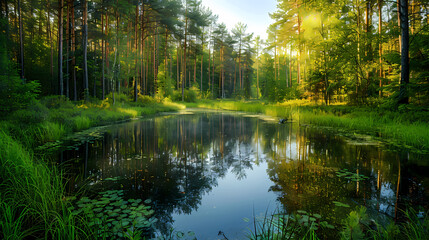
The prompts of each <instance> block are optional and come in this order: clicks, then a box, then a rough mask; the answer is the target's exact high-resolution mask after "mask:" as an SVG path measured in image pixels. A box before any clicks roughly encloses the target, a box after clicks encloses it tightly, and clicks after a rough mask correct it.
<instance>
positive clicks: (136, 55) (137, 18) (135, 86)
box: [133, 4, 139, 102]
mask: <svg viewBox="0 0 429 240" xmlns="http://www.w3.org/2000/svg"><path fill="white" fill-rule="evenodd" d="M138 22H139V6H138V4H137V6H136V22H135V26H134V44H135V45H134V46H135V48H134V51H133V52H135V55H134V70H135V73H134V77H133V78H134V102H137V96H138V92H137V91H138V88H137V76H138V67H137V58H138V43H139V40H138V31H137V29H138Z"/></svg>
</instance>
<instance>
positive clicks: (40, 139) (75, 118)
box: [0, 95, 184, 149]
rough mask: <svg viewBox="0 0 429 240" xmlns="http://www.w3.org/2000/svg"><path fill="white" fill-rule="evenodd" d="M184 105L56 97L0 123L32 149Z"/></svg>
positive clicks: (42, 100) (14, 114)
mask: <svg viewBox="0 0 429 240" xmlns="http://www.w3.org/2000/svg"><path fill="white" fill-rule="evenodd" d="M181 108H184V106H183V105H180V104H176V103H172V102H167V101H156V100H154V99H152V98H150V97H142V98H140V99H139V101H138V102H130V101H129V100H128V99H127V98H126V97H125V96H121V95H120V96H119V97H117V100H116V103H115V105H113V103H112V100H109V99H106V100H104V101H100V100H92V101H88V102H77V103H73V102H71V101H68V100H67V99H65V98H64V97H59V96H52V97H48V98H44V99H41V100H40V101H37V102H34V103H33V104H32V105H31V106H29V107H28V108H26V109H22V110H18V111H15V112H13V113H12V114H10V115H9V116H7V117H5V118H4V119H3V121H1V122H0V128H1V129H2V130H3V131H4V132H6V133H8V134H9V135H10V136H13V137H14V138H15V139H16V140H18V141H19V142H21V143H22V144H23V145H24V146H26V147H29V148H30V149H31V148H33V147H35V146H38V145H42V144H44V143H46V142H52V141H56V140H59V139H61V138H63V137H65V136H67V135H69V134H71V133H73V132H77V131H82V130H85V129H88V128H91V127H95V126H101V125H107V124H112V123H114V122H118V121H123V120H127V119H131V118H136V117H140V116H146V115H151V114H155V113H158V112H168V111H177V110H179V109H181Z"/></svg>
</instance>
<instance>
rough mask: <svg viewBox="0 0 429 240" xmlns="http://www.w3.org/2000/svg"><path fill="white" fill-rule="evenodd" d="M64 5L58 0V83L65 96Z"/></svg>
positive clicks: (61, 92) (62, 0)
mask: <svg viewBox="0 0 429 240" xmlns="http://www.w3.org/2000/svg"><path fill="white" fill-rule="evenodd" d="M63 4H64V0H58V82H59V94H60V95H64V82H63Z"/></svg>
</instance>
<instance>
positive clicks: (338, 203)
mask: <svg viewBox="0 0 429 240" xmlns="http://www.w3.org/2000/svg"><path fill="white" fill-rule="evenodd" d="M333 203H334V204H335V206H337V207H347V208H349V207H350V205H348V204H345V203H342V202H337V201H333Z"/></svg>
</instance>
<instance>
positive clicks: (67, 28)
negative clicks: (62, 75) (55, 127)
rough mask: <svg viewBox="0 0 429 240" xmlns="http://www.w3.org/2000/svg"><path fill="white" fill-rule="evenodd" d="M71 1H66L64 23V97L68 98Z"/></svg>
mask: <svg viewBox="0 0 429 240" xmlns="http://www.w3.org/2000/svg"><path fill="white" fill-rule="evenodd" d="M72 4H73V3H72V1H70V0H68V1H67V23H66V34H67V36H66V39H67V40H66V96H67V98H70V61H69V58H70V41H71V29H70V10H71V7H70V6H71V5H72Z"/></svg>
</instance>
